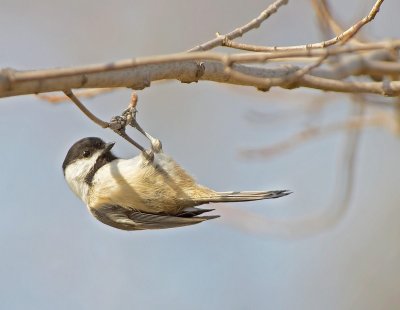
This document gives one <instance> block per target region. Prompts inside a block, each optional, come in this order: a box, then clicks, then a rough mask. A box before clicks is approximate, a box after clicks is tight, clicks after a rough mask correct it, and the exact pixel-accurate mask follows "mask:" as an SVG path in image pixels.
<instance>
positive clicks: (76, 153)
mask: <svg viewBox="0 0 400 310" xmlns="http://www.w3.org/2000/svg"><path fill="white" fill-rule="evenodd" d="M148 137H149V138H150V139H151V141H152V150H151V152H141V153H140V154H138V155H136V156H135V157H132V158H129V159H123V158H119V157H117V156H115V155H114V154H113V153H112V151H111V149H112V148H113V146H114V144H115V143H114V142H111V143H106V142H104V141H103V140H102V139H101V138H98V137H86V138H83V139H80V140H79V141H77V142H76V143H74V144H73V145H72V146H71V147H70V149H69V150H68V152H67V155H66V157H65V159H64V162H63V164H62V169H63V172H64V177H65V180H66V182H67V183H68V185H69V187H70V188H71V190H72V191H73V192H74V193H75V194H76V195H77V196H78V197H79V198H80V199H81V200H82V201H83V202H84V203H85V204H86V206H87V208H88V210H89V212H90V213H91V214H92V215H93V216H94V217H95V218H96V219H97V220H99V221H100V222H102V223H104V224H106V225H109V226H111V227H114V228H117V229H121V230H127V231H133V230H148V229H166V228H175V227H182V226H188V225H193V224H198V223H201V222H204V221H207V220H211V219H215V218H218V217H219V215H203V213H206V212H210V211H213V210H214V209H201V208H198V206H200V205H203V204H208V203H220V202H239V201H253V200H262V199H272V198H279V197H283V196H286V195H288V194H290V193H291V192H290V191H288V190H273V191H231V192H217V191H214V190H212V189H210V188H208V187H205V186H203V185H200V184H198V183H196V181H195V180H194V179H193V177H191V176H190V175H189V174H188V173H187V172H186V171H185V170H184V169H183V168H182V167H181V166H180V165H179V164H178V163H177V162H176V161H175V160H174V159H173V158H172V157H171V156H169V155H167V154H165V153H164V152H163V149H162V146H161V142H160V141H159V140H158V139H153V138H152V137H151V136H149V135H148Z"/></svg>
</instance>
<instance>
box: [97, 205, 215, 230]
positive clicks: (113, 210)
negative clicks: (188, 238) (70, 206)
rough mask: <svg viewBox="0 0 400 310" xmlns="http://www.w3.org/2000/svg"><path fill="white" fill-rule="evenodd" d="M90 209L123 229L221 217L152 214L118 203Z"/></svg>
mask: <svg viewBox="0 0 400 310" xmlns="http://www.w3.org/2000/svg"><path fill="white" fill-rule="evenodd" d="M90 211H91V212H92V214H93V215H94V216H95V217H96V218H97V219H98V220H99V221H101V222H102V223H104V224H106V225H109V226H112V227H115V228H118V229H123V230H144V229H165V228H173V227H181V226H188V225H193V224H197V223H201V222H204V221H206V220H211V219H214V218H217V217H219V216H218V215H216V216H193V217H181V216H171V215H159V214H150V213H144V212H140V211H136V210H129V209H126V208H123V207H121V206H118V205H103V206H101V207H96V208H91V209H90ZM185 215H186V214H185ZM186 216H187V215H186Z"/></svg>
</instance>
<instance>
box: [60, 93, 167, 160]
mask: <svg viewBox="0 0 400 310" xmlns="http://www.w3.org/2000/svg"><path fill="white" fill-rule="evenodd" d="M64 94H65V95H66V96H67V97H68V98H70V99H71V101H72V102H73V103H74V104H75V105H76V106H77V107H78V108H79V109H80V110H81V111H82V112H83V114H85V115H86V116H87V117H88V118H89V119H90V120H92V121H93V122H94V123H96V124H97V125H99V126H100V127H102V128H110V129H111V130H112V131H114V132H115V133H117V134H118V135H119V136H121V137H122V138H124V139H125V140H126V141H128V142H129V143H131V144H132V145H134V146H135V147H136V148H138V149H139V150H140V151H141V152H142V153H143V155H144V156H145V157H146V158H147V159H148V160H150V161H153V159H154V153H153V151H155V152H160V151H161V149H162V146H161V142H160V140H158V139H155V138H153V137H152V136H151V135H149V134H148V133H147V132H145V131H144V130H143V129H142V128H141V127H140V125H139V124H138V122H137V121H136V113H137V110H136V105H137V101H138V97H137V94H136V93H135V92H132V96H131V100H130V103H129V106H128V108H127V109H126V110H124V111H123V112H122V114H121V115H120V116H114V117H113V118H112V119H111V121H110V122H105V121H103V120H101V119H99V118H98V117H97V116H95V115H94V114H93V113H92V112H90V111H89V110H88V109H87V108H86V107H85V106H84V104H83V103H82V102H81V101H80V100H79V99H78V97H76V96H75V95H74V93H73V92H72V91H71V90H67V91H64ZM128 125H130V126H132V127H134V128H135V129H136V130H138V131H139V132H140V133H142V134H143V135H144V136H145V137H146V138H147V139H149V141H150V142H151V150H146V149H145V148H144V147H143V146H141V145H140V144H139V143H137V142H136V141H135V140H133V139H132V138H131V137H130V136H128V134H127V133H126V126H128Z"/></svg>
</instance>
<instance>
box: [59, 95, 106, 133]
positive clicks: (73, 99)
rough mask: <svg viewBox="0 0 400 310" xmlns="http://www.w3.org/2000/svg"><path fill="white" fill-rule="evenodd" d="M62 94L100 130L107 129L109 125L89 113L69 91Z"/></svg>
mask: <svg viewBox="0 0 400 310" xmlns="http://www.w3.org/2000/svg"><path fill="white" fill-rule="evenodd" d="M64 94H65V95H66V96H67V97H68V98H69V99H71V101H72V102H73V103H75V105H76V106H77V107H78V108H79V110H81V111H82V112H83V114H85V115H86V116H87V117H89V118H90V119H91V120H92V121H93V122H94V123H96V124H97V125H99V126H100V127H102V128H107V127H108V126H109V124H108V123H107V122H105V121H102V120H101V119H100V118H98V117H97V116H96V115H94V114H93V113H92V112H90V111H89V110H88V109H87V108H86V107H85V106H84V105H83V104H82V102H81V101H80V100H79V99H78V98H77V97H76V96H75V95H74V93H73V92H72V91H71V90H65V91H64Z"/></svg>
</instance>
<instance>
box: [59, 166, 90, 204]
mask: <svg viewBox="0 0 400 310" xmlns="http://www.w3.org/2000/svg"><path fill="white" fill-rule="evenodd" d="M92 165H93V164H92V163H91V161H89V160H85V161H83V160H81V161H77V162H76V163H73V164H71V165H70V166H68V167H67V168H66V169H65V180H66V181H67V183H68V185H69V187H70V188H71V190H72V191H73V192H74V193H75V195H77V196H78V197H79V198H80V199H81V200H82V201H83V202H85V203H87V198H88V197H87V195H88V192H89V185H88V184H87V183H86V182H85V177H86V175H87V174H88V173H89V171H90V169H91V167H92Z"/></svg>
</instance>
